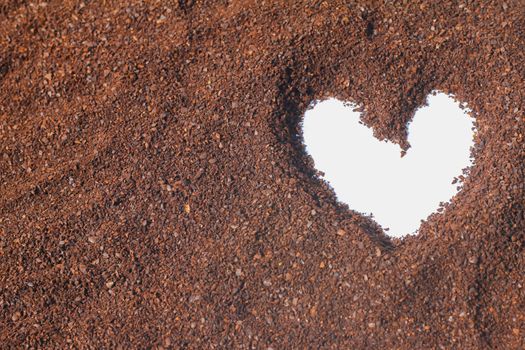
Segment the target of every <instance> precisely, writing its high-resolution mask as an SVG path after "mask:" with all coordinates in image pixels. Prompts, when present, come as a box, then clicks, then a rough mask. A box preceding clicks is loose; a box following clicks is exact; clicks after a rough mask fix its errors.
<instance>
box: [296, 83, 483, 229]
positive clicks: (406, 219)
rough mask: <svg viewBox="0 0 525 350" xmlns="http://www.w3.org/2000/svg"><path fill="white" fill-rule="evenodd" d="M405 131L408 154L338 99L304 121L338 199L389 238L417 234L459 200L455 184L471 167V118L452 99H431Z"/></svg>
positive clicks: (317, 161) (314, 154)
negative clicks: (424, 222)
mask: <svg viewBox="0 0 525 350" xmlns="http://www.w3.org/2000/svg"><path fill="white" fill-rule="evenodd" d="M427 102H428V104H429V106H425V107H422V108H420V109H419V110H418V111H417V112H416V114H415V116H414V119H413V121H412V122H411V123H410V124H409V126H408V127H409V128H408V142H409V144H410V145H411V147H410V148H409V149H408V152H407V154H406V155H405V156H404V157H402V158H401V149H400V147H399V146H398V145H396V144H393V143H391V142H381V141H379V140H378V139H376V138H375V137H374V136H373V134H372V129H370V128H368V127H366V126H365V125H364V124H362V123H360V113H358V112H353V111H352V110H353V109H354V108H355V107H356V105H352V104H348V103H346V104H344V103H343V102H341V101H338V100H336V99H329V100H325V101H322V102H318V103H317V104H316V105H315V106H314V108H311V109H309V110H308V111H307V112H306V113H305V116H304V121H303V136H304V142H305V145H306V151H307V152H308V153H309V154H310V155H311V156H312V157H313V159H314V161H315V167H316V168H317V169H318V170H320V171H322V172H324V173H325V176H324V179H325V180H327V181H328V182H329V183H330V185H331V186H332V187H333V188H334V190H335V193H336V195H337V198H338V200H340V201H342V202H344V203H347V204H348V206H349V207H350V209H352V210H355V211H358V212H361V213H365V214H373V216H374V219H375V220H376V221H377V222H378V223H379V224H380V225H381V226H382V227H383V229H386V228H389V230H388V231H386V233H387V234H388V235H391V236H395V237H402V236H405V235H407V234H411V233H415V232H416V231H417V229H418V228H419V226H420V224H421V220H425V219H426V218H427V217H428V216H429V215H430V214H431V213H433V212H435V211H436V210H437V209H438V208H439V205H440V202H448V201H449V200H450V198H451V197H452V196H453V195H454V194H456V192H457V189H456V188H457V186H459V185H460V184H459V183H457V184H454V185H453V184H452V181H453V179H454V177H457V176H459V175H461V174H462V169H464V168H466V167H468V166H470V165H472V162H471V158H470V148H471V147H472V146H473V133H474V131H473V122H474V119H473V118H471V117H470V116H469V114H468V113H467V112H468V110H462V109H461V108H460V107H459V104H458V103H456V102H455V101H454V100H453V99H452V98H451V97H449V96H447V95H445V94H443V93H438V94H437V95H436V96H434V95H429V96H428V99H427Z"/></svg>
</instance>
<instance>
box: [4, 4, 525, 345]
mask: <svg viewBox="0 0 525 350" xmlns="http://www.w3.org/2000/svg"><path fill="white" fill-rule="evenodd" d="M403 3H404V4H403ZM524 9H525V3H524V2H523V0H516V1H479V2H472V1H466V0H465V1H461V0H460V1H446V2H444V1H439V2H438V1H436V2H431V1H417V0H411V1H391V2H390V1H367V2H356V1H341V0H332V1H299V0H293V1H291V0H283V1H249V0H242V1H226V0H222V1H211V0H194V1H193V0H192V1H190V0H178V1H123V0H122V1H116V0H109V1H87V0H86V1H62V0H60V1H59V0H51V1H47V2H39V1H34V2H28V1H19V0H2V1H1V2H0V347H1V348H2V349H9V348H56V349H64V348H93V349H103V348H106V349H110V348H117V349H119V348H120V349H129V348H157V349H161V348H164V349H180V348H191V349H213V348H225V349H228V348H244V349H248V348H254V349H270V348H271V349H304V348H312V349H318V348H322V349H328V348H334V349H491V348H494V349H523V348H525V286H524V284H525V277H524V276H525V250H524V248H525V219H524V203H525V195H524V192H525V189H524V183H525V176H524V170H523V169H524V167H523V164H524V161H525V159H524V158H525V154H524V153H525V147H524V134H525V123H524V122H525V112H524V111H525V102H524V101H525V96H524V91H525V11H524ZM434 89H438V90H442V91H445V92H450V93H453V94H455V95H456V97H457V98H458V99H459V100H460V101H463V102H465V103H467V104H468V106H469V107H470V108H472V109H473V111H474V113H475V116H476V118H477V130H478V132H477V135H476V148H475V150H474V154H475V155H476V165H475V166H474V167H473V168H472V169H471V171H470V176H469V177H468V178H467V179H466V180H465V182H464V185H463V186H464V189H463V190H462V191H461V192H460V193H459V194H458V195H457V196H456V197H455V198H454V200H453V201H452V203H451V204H450V205H448V206H447V208H446V210H445V211H444V212H443V213H442V214H435V215H433V216H431V217H430V218H429V219H428V220H427V221H426V222H425V223H424V224H423V225H422V226H421V229H420V233H419V235H417V236H412V237H408V238H405V239H403V240H398V239H390V238H387V237H386V236H384V235H383V233H382V231H381V229H380V228H379V227H378V226H377V225H376V224H375V223H374V222H373V221H372V220H371V219H370V218H366V217H363V216H361V215H359V214H358V213H355V212H352V211H351V210H349V209H348V208H347V207H345V206H343V205H341V204H338V203H337V202H336V201H335V196H334V193H333V192H332V190H331V189H330V188H329V186H328V185H326V184H325V183H323V182H322V181H320V180H319V179H318V178H317V177H316V174H315V170H314V168H313V166H312V161H311V159H310V158H309V157H308V156H306V155H305V154H304V151H303V146H302V142H301V137H300V136H299V133H300V127H299V123H300V120H301V118H302V115H303V113H304V111H305V109H306V108H307V107H308V105H309V104H310V102H311V101H313V100H316V99H320V98H324V97H327V96H333V97H337V98H339V99H344V100H351V101H354V102H357V103H359V104H362V105H363V106H364V107H365V109H366V114H365V121H366V122H367V124H368V125H370V126H373V127H374V130H375V132H376V135H377V136H378V137H380V138H389V139H391V140H394V141H396V142H398V143H400V144H401V145H402V146H404V147H406V146H407V144H406V141H405V126H406V122H407V121H408V120H410V118H411V117H412V115H413V112H414V111H415V109H416V108H417V107H418V106H420V105H421V104H422V103H423V102H424V99H425V97H426V95H427V94H428V93H429V92H430V91H432V90H434ZM443 142H447V140H446V136H445V137H444V138H443ZM356 171H360V169H356Z"/></svg>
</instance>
